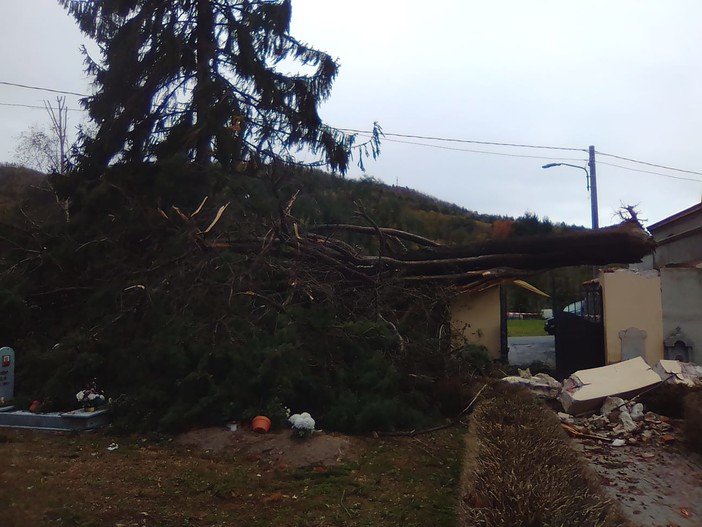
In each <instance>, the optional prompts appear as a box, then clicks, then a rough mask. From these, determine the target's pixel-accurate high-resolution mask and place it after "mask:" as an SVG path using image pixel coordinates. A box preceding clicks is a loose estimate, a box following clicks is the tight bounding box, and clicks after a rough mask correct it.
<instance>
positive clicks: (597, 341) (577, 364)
mask: <svg viewBox="0 0 702 527" xmlns="http://www.w3.org/2000/svg"><path fill="white" fill-rule="evenodd" d="M579 304H580V308H579V309H578V310H576V311H575V312H570V313H568V312H563V311H561V312H558V313H556V315H555V317H556V320H555V323H556V376H557V377H558V378H559V379H564V378H566V377H568V376H569V375H570V374H571V373H573V372H575V371H577V370H583V369H588V368H596V367H598V366H604V365H605V363H606V359H605V346H604V321H603V317H602V288H601V287H600V284H599V283H598V282H596V281H594V280H593V281H591V282H587V283H585V284H584V285H583V300H582V302H581V303H579Z"/></svg>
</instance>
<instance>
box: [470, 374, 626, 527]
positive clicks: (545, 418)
mask: <svg viewBox="0 0 702 527" xmlns="http://www.w3.org/2000/svg"><path fill="white" fill-rule="evenodd" d="M461 508H462V510H461V518H462V523H461V524H462V525H466V526H469V525H470V526H485V527H497V526H504V527H506V526H514V525H521V526H543V527H551V526H553V527H555V526H564V525H578V526H580V527H585V526H591V527H596V526H597V527H599V526H603V527H604V526H606V527H613V526H620V525H626V521H625V520H624V519H623V517H622V515H621V513H620V512H619V510H618V509H617V508H616V506H615V505H614V504H613V503H612V502H611V501H610V500H609V499H607V498H605V497H604V494H603V493H602V491H601V489H600V487H599V483H598V482H597V480H596V479H595V476H594V475H593V474H592V473H590V472H589V470H588V469H587V468H586V466H585V464H584V463H583V461H582V460H581V459H580V458H579V456H578V454H577V453H576V452H575V451H574V450H573V449H572V448H571V447H570V446H569V445H568V443H567V436H566V435H565V433H564V432H563V430H562V429H561V427H560V425H559V423H558V419H557V418H556V417H555V415H554V414H553V412H551V411H550V410H548V409H547V408H546V407H545V406H544V405H543V404H542V403H541V402H539V401H537V400H536V399H535V398H534V397H533V396H532V395H531V394H530V393H529V392H528V391H526V390H524V389H520V388H508V387H502V386H498V388H497V389H496V393H495V396H494V397H493V398H491V399H486V400H484V401H483V402H481V403H480V404H479V405H478V406H477V407H476V410H475V412H474V414H473V416H472V420H471V434H469V441H468V453H467V456H466V466H465V471H464V494H463V499H462V502H461Z"/></svg>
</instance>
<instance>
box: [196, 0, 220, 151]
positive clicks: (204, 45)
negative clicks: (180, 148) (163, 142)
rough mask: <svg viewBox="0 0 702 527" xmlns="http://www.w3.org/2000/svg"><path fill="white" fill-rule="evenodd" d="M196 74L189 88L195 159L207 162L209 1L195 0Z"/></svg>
mask: <svg viewBox="0 0 702 527" xmlns="http://www.w3.org/2000/svg"><path fill="white" fill-rule="evenodd" d="M196 35H197V57H196V60H197V77H196V82H197V84H196V85H195V88H194V90H193V108H194V110H195V113H196V116H197V120H196V122H195V134H196V135H195V137H196V139H195V141H196V142H195V161H196V162H198V163H203V164H206V163H209V162H210V160H211V157H212V140H213V137H214V134H213V132H212V125H211V123H210V122H209V109H210V108H211V106H212V103H213V101H212V67H213V61H214V58H215V57H214V49H215V48H214V43H213V39H214V14H213V11H212V5H211V4H210V0H197V29H196Z"/></svg>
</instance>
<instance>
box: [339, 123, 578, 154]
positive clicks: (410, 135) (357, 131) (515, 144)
mask: <svg viewBox="0 0 702 527" xmlns="http://www.w3.org/2000/svg"><path fill="white" fill-rule="evenodd" d="M339 130H341V131H342V132H351V133H358V134H372V133H373V132H371V131H370V130H355V129H353V128H339ZM381 135H384V136H392V137H405V138H408V139H426V140H429V141H445V142H450V143H469V144H475V145H493V146H512V147H517V148H541V149H545V150H568V151H571V152H587V149H586V148H570V147H566V146H546V145H527V144H519V143H497V142H494V141H473V140H469V139H453V138H447V137H432V136H426V135H412V134H393V133H390V132H382V134H381Z"/></svg>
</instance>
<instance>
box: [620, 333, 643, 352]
mask: <svg viewBox="0 0 702 527" xmlns="http://www.w3.org/2000/svg"><path fill="white" fill-rule="evenodd" d="M619 338H620V339H621V341H622V360H629V359H634V358H636V357H642V358H646V332H645V331H644V330H643V329H639V328H629V329H625V330H624V331H620V332H619Z"/></svg>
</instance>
